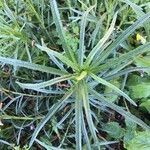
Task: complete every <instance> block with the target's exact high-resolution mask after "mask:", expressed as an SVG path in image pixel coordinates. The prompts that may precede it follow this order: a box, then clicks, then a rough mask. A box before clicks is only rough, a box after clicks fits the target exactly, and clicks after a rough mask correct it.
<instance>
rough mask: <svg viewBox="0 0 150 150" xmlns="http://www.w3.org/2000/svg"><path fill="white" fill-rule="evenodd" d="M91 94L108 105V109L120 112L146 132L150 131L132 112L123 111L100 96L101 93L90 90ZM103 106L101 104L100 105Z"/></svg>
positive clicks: (149, 127)
mask: <svg viewBox="0 0 150 150" xmlns="http://www.w3.org/2000/svg"><path fill="white" fill-rule="evenodd" d="M90 93H91V94H92V95H93V96H94V97H95V98H96V99H98V100H99V101H101V102H103V103H104V105H106V106H107V107H109V108H111V109H113V110H115V111H116V112H118V113H119V114H121V115H122V116H124V117H126V118H127V119H129V120H131V121H133V122H135V123H136V124H138V125H139V126H141V127H142V128H144V129H146V130H150V126H148V125H147V124H145V123H144V122H143V121H142V120H140V119H139V118H137V117H136V116H134V115H132V114H131V113H130V112H127V111H125V110H123V109H122V108H121V107H119V106H117V105H115V104H113V103H111V102H109V101H108V100H107V99H106V98H105V97H103V96H102V95H100V94H99V93H97V92H96V91H95V90H93V89H90ZM100 105H101V103H100Z"/></svg>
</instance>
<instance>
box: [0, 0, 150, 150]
mask: <svg viewBox="0 0 150 150" xmlns="http://www.w3.org/2000/svg"><path fill="white" fill-rule="evenodd" d="M50 6H51V10H52V14H53V19H54V22H55V25H56V30H57V32H58V34H59V37H60V40H61V41H62V47H63V49H64V51H63V52H56V51H54V50H52V49H50V48H48V47H46V45H45V44H44V43H43V42H42V45H39V44H36V45H35V46H36V47H37V48H38V49H40V50H41V51H43V52H45V53H47V55H48V56H49V57H50V59H51V61H53V63H54V64H55V65H56V68H57V69H56V68H54V67H45V66H41V65H37V64H32V63H28V62H24V61H21V60H14V59H11V58H4V57H0V62H1V63H6V64H11V65H14V66H18V67H25V68H28V69H34V70H39V71H42V72H47V73H50V74H54V75H56V78H53V79H51V80H49V81H44V82H42V83H36V84H33V83H20V82H17V84H19V85H20V86H21V87H22V88H25V89H32V90H36V91H41V90H43V89H46V88H47V87H50V86H53V85H56V84H57V83H60V82H62V81H67V82H68V83H69V85H70V87H69V88H68V89H67V91H66V93H65V94H64V96H63V97H62V98H61V99H60V100H59V101H57V102H56V103H55V104H54V105H53V106H52V107H51V108H50V110H49V111H48V113H47V115H45V117H44V118H43V119H42V120H41V121H40V123H39V124H38V125H37V127H36V129H35V130H34V133H33V135H32V137H31V140H30V143H29V147H31V146H32V145H33V143H34V142H36V141H39V140H38V139H37V136H38V134H39V132H40V131H41V130H42V128H43V127H44V126H45V124H46V123H47V122H48V121H49V120H50V119H51V118H52V117H53V116H54V115H55V114H56V113H57V112H58V111H60V110H61V109H62V108H63V106H65V105H64V104H65V103H67V101H68V100H70V101H69V102H70V103H71V106H72V107H73V109H74V110H75V111H74V114H73V117H74V119H73V120H74V122H75V139H76V149H77V150H82V149H83V145H86V148H87V149H89V150H90V149H93V148H96V149H100V145H102V143H101V142H102V141H101V139H100V138H99V137H98V132H99V131H98V130H97V129H96V123H95V122H96V121H95V120H96V119H95V117H94V116H96V114H95V113H94V111H93V110H92V108H93V107H94V106H96V107H95V109H100V110H101V107H102V106H105V107H107V108H111V109H113V110H115V111H117V112H118V113H120V114H121V115H122V116H124V117H125V118H128V119H130V120H131V121H133V122H135V123H136V124H138V125H139V126H141V127H142V128H144V129H146V130H150V127H149V126H148V125H146V124H145V123H144V122H143V121H142V120H140V119H138V118H137V117H136V116H134V115H132V114H131V113H130V112H128V111H125V110H124V109H123V108H122V107H119V106H117V105H116V104H114V103H112V102H110V101H109V100H107V98H106V97H105V96H104V95H103V94H100V93H99V91H97V89H96V88H95V87H96V86H97V85H98V86H106V87H109V88H110V89H113V91H114V92H115V93H116V94H118V95H119V96H123V97H124V98H125V99H126V100H127V101H128V102H129V103H131V104H133V105H134V106H136V103H135V102H134V100H132V99H131V98H130V97H129V96H128V95H127V94H126V93H125V92H123V91H122V90H121V89H119V88H118V87H116V86H114V85H113V84H111V83H110V82H109V80H111V79H113V78H115V77H118V76H121V75H124V74H126V73H127V72H132V71H137V70H143V68H136V67H135V68H129V69H128V70H123V69H124V67H126V65H125V64H129V63H130V62H132V60H133V58H134V57H136V56H138V55H140V54H142V53H145V52H148V51H150V43H146V44H144V45H142V46H139V47H137V48H135V49H134V50H131V51H129V52H128V53H124V54H122V53H119V55H118V56H117V57H115V58H113V57H111V54H112V53H113V52H114V50H116V49H117V48H118V47H119V46H120V44H121V43H122V42H124V41H125V40H126V38H127V37H128V36H129V35H131V34H132V33H133V32H134V31H135V30H136V29H137V28H139V27H140V26H142V24H143V23H145V22H146V21H147V20H148V19H149V18H150V13H148V14H144V15H143V16H142V17H140V18H139V19H138V20H137V21H135V23H133V24H132V25H131V26H130V27H128V28H127V29H126V30H125V31H123V32H122V33H121V34H120V35H119V36H118V37H117V38H116V39H114V41H113V42H110V41H109V40H110V36H111V34H112V33H113V29H114V27H115V22H116V19H117V13H116V14H115V15H114V17H113V20H112V22H111V24H110V27H109V29H108V31H107V32H106V33H105V35H104V37H103V38H102V39H100V40H99V42H98V43H97V44H96V45H95V46H94V48H93V49H92V50H91V51H90V52H88V53H87V51H86V45H85V28H86V25H87V22H88V19H87V18H88V15H89V13H90V11H91V10H92V9H93V8H94V6H92V7H90V8H88V9H87V11H85V12H84V13H83V14H82V17H81V22H80V39H79V41H80V42H79V49H78V50H76V53H75V52H74V51H73V50H72V49H70V48H69V47H68V45H67V40H66V36H65V31H64V29H63V25H62V22H61V18H60V14H59V10H58V6H57V3H56V0H51V1H50ZM106 44H107V47H106V46H105V45H106ZM58 68H59V69H58ZM68 68H69V69H68ZM144 69H145V70H146V69H149V68H144ZM68 70H72V71H71V72H69V71H68ZM58 76H59V77H58ZM91 139H92V140H91ZM108 143H109V142H108Z"/></svg>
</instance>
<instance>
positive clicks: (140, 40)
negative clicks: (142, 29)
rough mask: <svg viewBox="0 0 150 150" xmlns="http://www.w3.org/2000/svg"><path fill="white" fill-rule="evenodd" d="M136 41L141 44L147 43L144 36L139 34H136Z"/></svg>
mask: <svg viewBox="0 0 150 150" xmlns="http://www.w3.org/2000/svg"><path fill="white" fill-rule="evenodd" d="M136 40H137V41H138V42H141V43H142V44H145V43H146V39H145V38H144V37H143V36H141V35H140V34H139V33H137V34H136Z"/></svg>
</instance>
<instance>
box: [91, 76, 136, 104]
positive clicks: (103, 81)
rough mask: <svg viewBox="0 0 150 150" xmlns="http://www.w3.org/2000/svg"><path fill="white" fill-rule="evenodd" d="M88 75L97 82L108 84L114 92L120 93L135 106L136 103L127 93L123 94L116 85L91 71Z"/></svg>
mask: <svg viewBox="0 0 150 150" xmlns="http://www.w3.org/2000/svg"><path fill="white" fill-rule="evenodd" d="M90 76H91V77H92V78H93V79H94V80H96V81H97V82H99V83H100V84H103V85H105V86H108V87H109V88H111V89H113V90H114V91H115V92H117V93H118V94H120V95H122V96H123V97H125V98H126V99H127V100H128V101H129V102H130V103H131V104H133V105H134V106H137V105H136V103H135V102H134V101H133V100H132V99H131V98H130V97H129V96H128V95H127V94H125V93H124V92H123V91H121V90H120V89H119V88H117V87H116V86H114V85H113V84H111V83H109V82H107V81H106V80H104V79H102V78H100V77H98V76H96V75H94V74H93V73H91V74H90Z"/></svg>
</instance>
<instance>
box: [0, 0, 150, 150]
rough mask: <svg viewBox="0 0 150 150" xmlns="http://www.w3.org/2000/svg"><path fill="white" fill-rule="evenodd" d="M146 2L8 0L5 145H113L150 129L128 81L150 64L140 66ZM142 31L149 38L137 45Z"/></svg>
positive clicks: (2, 37) (146, 47) (3, 37)
mask: <svg viewBox="0 0 150 150" xmlns="http://www.w3.org/2000/svg"><path fill="white" fill-rule="evenodd" d="M139 4H141V5H142V6H141V5H137V4H135V3H133V2H131V1H129V0H110V1H109V0H106V1H99V0H93V1H89V0H86V1H84V2H83V1H76V0H74V1H68V0H67V1H59V2H56V0H50V1H49V0H21V1H18V0H15V1H5V0H4V1H1V2H0V7H1V9H0V14H1V16H0V47H1V50H0V63H1V71H0V74H1V84H0V86H1V87H0V89H1V103H0V104H1V105H0V106H1V116H0V119H1V130H0V133H1V134H0V137H1V139H0V143H1V144H0V146H1V147H2V149H8V147H10V148H12V149H19V148H22V149H36V148H40V149H44V148H45V149H77V150H82V149H88V150H93V149H98V150H100V149H105V148H108V149H112V148H111V145H113V144H116V143H118V142H120V141H122V140H123V141H124V146H126V145H125V142H126V141H129V140H130V138H131V137H129V136H127V132H129V130H128V131H126V128H128V129H129V128H130V129H131V126H130V125H132V127H133V128H134V129H135V130H134V131H136V130H138V131H140V130H142V131H144V130H147V132H149V130H150V127H149V126H148V125H147V124H146V123H145V122H144V121H142V120H141V119H139V118H138V117H136V116H135V115H133V114H132V113H131V112H130V111H132V110H130V109H132V108H136V107H137V103H136V101H135V100H134V99H132V98H131V97H130V96H129V95H128V88H127V86H126V81H127V78H128V75H129V74H131V73H132V72H137V73H138V71H143V72H145V71H149V70H150V67H147V66H146V67H136V66H135V64H134V59H135V58H137V57H138V56H140V55H142V54H144V55H147V54H148V53H149V51H150V43H149V35H150V34H149V32H150V24H149V20H150V12H149V10H148V9H149V8H148V6H147V4H148V3H147V2H146V1H141V2H140V1H139ZM59 8H60V9H59ZM127 10H129V11H127ZM70 20H71V21H70ZM141 31H142V32H143V34H145V35H146V36H147V41H146V43H144V44H139V45H136V46H133V45H132V44H131V43H130V41H129V38H128V37H131V36H133V35H134V34H136V32H141ZM135 42H136V41H135ZM11 66H13V68H12V67H11ZM116 114H117V115H118V114H120V116H121V117H122V118H123V120H121V121H118V120H116V119H114V118H113V115H116ZM146 122H147V123H149V121H146ZM2 123H3V124H2ZM136 125H138V126H136ZM133 128H132V129H133ZM113 129H116V130H114V131H113ZM132 129H131V130H132ZM125 133H126V134H125ZM133 134H134V133H133ZM133 134H132V135H133ZM106 135H107V136H106ZM128 135H129V133H128ZM132 135H131V134H130V136H132ZM146 136H147V135H146ZM123 137H124V139H123ZM125 137H126V138H127V139H125ZM9 141H11V143H9Z"/></svg>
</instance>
